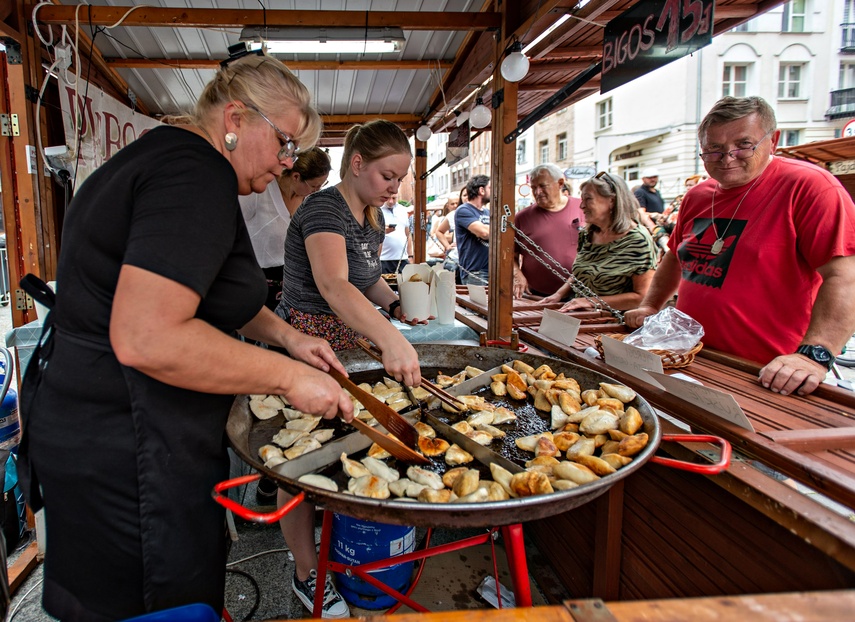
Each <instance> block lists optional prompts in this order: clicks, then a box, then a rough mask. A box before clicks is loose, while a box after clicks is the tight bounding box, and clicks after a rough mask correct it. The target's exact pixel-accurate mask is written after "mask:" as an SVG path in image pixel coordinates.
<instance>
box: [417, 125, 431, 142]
mask: <svg viewBox="0 0 855 622" xmlns="http://www.w3.org/2000/svg"><path fill="white" fill-rule="evenodd" d="M432 135H433V132H431V131H430V128H429V127H428V126H427V125H422V126H421V127H419V129H417V130H416V138H418V139H419V140H420V141H422V142H423V143H426V142H427V141H428V139H430V137H431V136H432Z"/></svg>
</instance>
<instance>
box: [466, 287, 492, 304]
mask: <svg viewBox="0 0 855 622" xmlns="http://www.w3.org/2000/svg"><path fill="white" fill-rule="evenodd" d="M466 287H467V288H468V290H469V299H470V300H471V301H472V302H474V303H475V304H476V305H482V306H484V307H486V306H487V288H486V287H484V286H483V285H467V286H466Z"/></svg>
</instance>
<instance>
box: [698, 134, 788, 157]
mask: <svg viewBox="0 0 855 622" xmlns="http://www.w3.org/2000/svg"><path fill="white" fill-rule="evenodd" d="M774 131H775V130H774V129H772V130H769V131H768V132H766V134H765V136H763V138H761V139H760V140H758V141H757V142H756V143H754V145H753V146H751V147H740V148H739V149H731V150H730V151H707V152H706V153H699V154H698V155H699V156H701V160H703V161H704V162H719V161H721V160H722V159H724V156H730V157H731V158H733V159H734V160H748V159H749V158H753V157H754V152H755V151H757V147H759V146H760V144H761V143H762V142H763V141H764V140H766V139H767V138H769V136H770V135H771V134H772V132H774Z"/></svg>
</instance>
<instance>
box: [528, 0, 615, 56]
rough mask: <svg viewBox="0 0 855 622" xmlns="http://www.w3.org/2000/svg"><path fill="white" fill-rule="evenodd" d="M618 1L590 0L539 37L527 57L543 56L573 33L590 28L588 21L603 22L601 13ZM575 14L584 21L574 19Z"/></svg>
mask: <svg viewBox="0 0 855 622" xmlns="http://www.w3.org/2000/svg"><path fill="white" fill-rule="evenodd" d="M618 2H620V0H591V1H590V2H588V4H586V5H585V6H584V7H582V8H581V9H579V10H578V11H575V12H574V13H573V14H572V15H571V16H570V19H568V20H567V21H566V22H564V23H563V24H561V25H560V26H558V27H557V28H556V29H555V30H553V31H552V32H550V33H549V34H548V35H547V36H546V37H544V38H543V39H541V40H540V41H539V42H538V44H537V45H536V46H535V47H534V48H533V49H532V50H530V51H529V53H528V56H529V58H531V59H532V60H534V59H538V58H545V57H546V56H547V55H548V54H549V53H551V52H552V50H554V49H556V48H558V47H560V46H561V44H562V43H564V42H565V41H567V40H568V39H570V38H571V37H572V36H573V35H575V34H577V33H579V32H580V31H582V30H584V29H586V28H588V29H589V28H591V24H589V23H588V22H592V21H593V22H597V23H600V22H602V23H603V24H605V21H604V20H603V19H602V17H601V16H602V15H603V13H605V12H607V11H609V10H610V9H611V8H612V7H613V6H615V5H616V4H618ZM577 16H578V17H580V18H582V19H584V20H585V21H582V19H574V18H575V17H577Z"/></svg>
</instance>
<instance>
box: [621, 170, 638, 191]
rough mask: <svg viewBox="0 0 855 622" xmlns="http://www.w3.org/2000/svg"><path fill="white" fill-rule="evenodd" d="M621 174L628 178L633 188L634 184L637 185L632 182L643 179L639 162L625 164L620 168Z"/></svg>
mask: <svg viewBox="0 0 855 622" xmlns="http://www.w3.org/2000/svg"><path fill="white" fill-rule="evenodd" d="M619 172H620V175H621V177H623V178H624V179H625V180H626V183H627V184H628V185H629V186H630V188H632V186H634V185H637V184H633V183H631V182H634V181H635V182H638V181H641V169H640V168H638V164H630V165H628V166H624V167H623V168H622V169H620V171H619Z"/></svg>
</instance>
